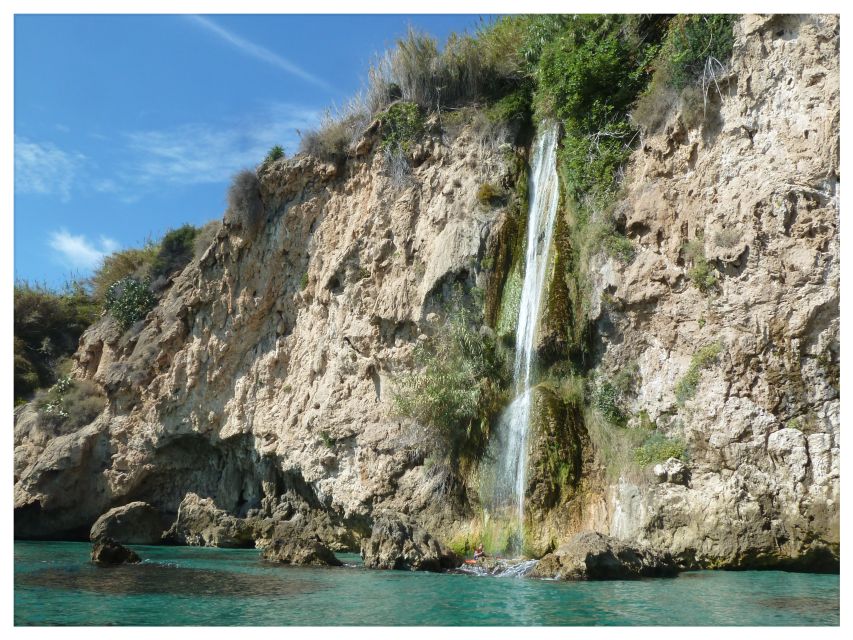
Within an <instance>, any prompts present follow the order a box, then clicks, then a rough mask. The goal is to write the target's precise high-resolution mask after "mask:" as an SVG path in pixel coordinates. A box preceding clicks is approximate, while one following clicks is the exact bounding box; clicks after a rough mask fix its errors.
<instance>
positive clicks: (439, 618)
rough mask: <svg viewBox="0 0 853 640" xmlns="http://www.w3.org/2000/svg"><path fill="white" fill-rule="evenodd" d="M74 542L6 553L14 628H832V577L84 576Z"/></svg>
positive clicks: (224, 562) (240, 565) (227, 560)
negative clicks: (11, 567)
mask: <svg viewBox="0 0 853 640" xmlns="http://www.w3.org/2000/svg"><path fill="white" fill-rule="evenodd" d="M90 548H91V547H90V545H88V544H85V543H81V542H15V623H16V624H18V625H253V626H255V625H837V624H838V623H839V576H837V575H818V574H803V573H785V572H780V571H760V572H759V571H744V572H724V571H713V572H712V571H698V572H689V573H683V574H681V576H680V577H678V578H674V579H655V580H642V581H637V582H629V581H624V582H623V581H615V582H585V583H563V582H553V581H543V580H533V579H526V578H494V577H481V576H472V575H449V574H429V573H408V572H402V571H371V570H367V569H364V568H362V567H361V566H360V560H359V558H358V556H356V555H347V554H342V555H340V558H341V559H342V560H343V561H344V562H346V563H347V565H348V566H345V567H342V568H303V567H282V566H275V565H269V564H265V563H263V562H261V561H260V558H259V552H258V551H257V550H242V549H240V550H236V549H227V550H226V549H205V548H195V547H147V546H133V549H134V550H136V552H137V553H139V555H140V556H141V557H142V558H143V559H144V562H143V563H142V564H140V565H135V566H121V567H111V568H100V567H95V566H93V565H91V564H90V563H89V551H90Z"/></svg>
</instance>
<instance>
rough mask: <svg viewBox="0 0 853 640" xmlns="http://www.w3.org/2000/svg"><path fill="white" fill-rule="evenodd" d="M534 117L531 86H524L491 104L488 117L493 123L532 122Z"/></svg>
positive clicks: (487, 111)
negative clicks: (532, 116)
mask: <svg viewBox="0 0 853 640" xmlns="http://www.w3.org/2000/svg"><path fill="white" fill-rule="evenodd" d="M531 115H532V95H531V90H530V87H529V86H523V87H521V88H520V89H517V90H516V91H513V92H512V93H510V94H507V95H505V96H503V97H502V98H500V99H499V100H497V101H496V102H494V103H493V104H491V105H490V106H489V107H488V109H487V110H486V116H487V117H488V119H489V120H490V121H491V122H493V123H498V122H520V123H526V122H529V121H530V118H531Z"/></svg>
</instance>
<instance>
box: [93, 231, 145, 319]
mask: <svg viewBox="0 0 853 640" xmlns="http://www.w3.org/2000/svg"><path fill="white" fill-rule="evenodd" d="M158 253H159V248H158V245H157V244H156V243H154V242H152V241H151V240H148V241H146V242H145V245H144V246H143V247H142V248H140V249H124V250H122V251H116V252H115V253H112V254H110V255H108V256H106V257H105V258H104V260H103V262H101V265H100V266H99V267H98V269H97V270H96V271H95V273H94V274H93V275H92V277H91V279H90V282H91V285H92V297H93V298H94V299H95V300H97V301H98V302H100V303H103V302H104V300H105V299H106V295H107V290H108V289H109V288H110V287H111V286H112V285H113V283H115V282H118V281H119V280H123V279H124V278H127V277H134V278H138V279H141V278H145V277H146V276H150V275H151V266H152V265H153V264H154V261H155V260H156V259H157V254H158Z"/></svg>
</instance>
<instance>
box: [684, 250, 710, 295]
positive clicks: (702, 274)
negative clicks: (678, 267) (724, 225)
mask: <svg viewBox="0 0 853 640" xmlns="http://www.w3.org/2000/svg"><path fill="white" fill-rule="evenodd" d="M684 254H685V256H686V257H687V258H688V259H689V260H691V261H692V262H693V266H692V267H691V268H690V269H688V271H687V277H688V278H690V281H691V282H692V283H693V284H694V286H695V287H696V288H697V289H699V291H701V292H702V293H705V294H707V293H710V292H711V291H713V290H714V288H715V287H716V286H717V275H716V273H715V270H714V268H713V267H712V266H711V263H709V262H708V259H707V258H706V257H705V247H704V245H703V243H702V241H700V240H694V241H692V242H688V243H687V244H685V245H684Z"/></svg>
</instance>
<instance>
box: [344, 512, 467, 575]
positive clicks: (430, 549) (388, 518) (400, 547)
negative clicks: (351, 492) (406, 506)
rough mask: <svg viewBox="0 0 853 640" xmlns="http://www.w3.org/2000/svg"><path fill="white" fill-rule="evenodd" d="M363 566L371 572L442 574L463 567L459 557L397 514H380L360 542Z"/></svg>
mask: <svg viewBox="0 0 853 640" xmlns="http://www.w3.org/2000/svg"><path fill="white" fill-rule="evenodd" d="M361 557H362V558H363V559H364V566H366V567H369V568H371V569H403V570H410V571H441V570H442V569H454V568H456V567H458V566H459V565H460V564H462V561H461V559H460V558H458V557H457V555H456V554H455V553H454V552H453V551H451V550H450V549H447V548H446V547H444V545H442V544H441V543H440V542H439V541H438V540H436V539H435V538H433V537H432V536H431V535H430V534H429V533H428V532H427V531H425V530H424V529H423V528H421V527H419V526H417V525H415V524H413V523H412V522H411V521H410V520H409V519H408V518H406V517H405V516H401V515H399V514H393V515H392V514H383V515H381V516H380V517H379V518H377V519H376V521H375V522H374V523H373V531H372V533H371V535H370V537H369V538H366V539H365V540H363V541H362V543H361Z"/></svg>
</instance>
